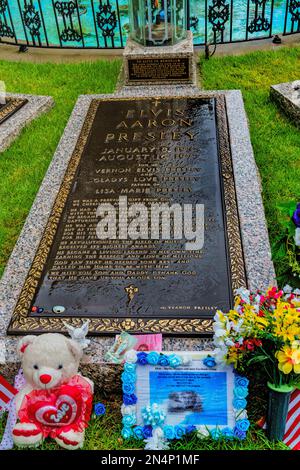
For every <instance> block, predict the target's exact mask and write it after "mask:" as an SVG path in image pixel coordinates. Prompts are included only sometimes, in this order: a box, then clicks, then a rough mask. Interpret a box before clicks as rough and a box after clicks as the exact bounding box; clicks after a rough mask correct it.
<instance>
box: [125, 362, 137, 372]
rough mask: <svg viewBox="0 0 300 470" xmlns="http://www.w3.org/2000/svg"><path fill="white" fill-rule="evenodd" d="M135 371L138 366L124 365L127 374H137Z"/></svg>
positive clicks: (129, 363)
mask: <svg viewBox="0 0 300 470" xmlns="http://www.w3.org/2000/svg"><path fill="white" fill-rule="evenodd" d="M135 370H136V364H132V363H131V362H125V364H124V371H125V372H131V373H135Z"/></svg>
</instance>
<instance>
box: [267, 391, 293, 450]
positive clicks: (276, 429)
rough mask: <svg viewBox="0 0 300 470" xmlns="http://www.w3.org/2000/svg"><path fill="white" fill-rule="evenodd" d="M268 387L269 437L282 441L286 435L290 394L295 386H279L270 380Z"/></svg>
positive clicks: (272, 439)
mask: <svg viewBox="0 0 300 470" xmlns="http://www.w3.org/2000/svg"><path fill="white" fill-rule="evenodd" d="M268 387H269V403H268V413H267V437H268V439H270V440H271V441H282V440H283V437H284V431H285V425H286V418H287V414H288V406H289V401H290V395H291V392H292V391H293V389H294V387H291V386H289V385H282V386H280V387H277V386H276V385H274V384H271V383H269V382H268Z"/></svg>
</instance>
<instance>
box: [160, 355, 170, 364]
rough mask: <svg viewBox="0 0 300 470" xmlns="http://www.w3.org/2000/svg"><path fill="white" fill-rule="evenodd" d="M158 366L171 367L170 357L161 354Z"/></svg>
mask: <svg viewBox="0 0 300 470" xmlns="http://www.w3.org/2000/svg"><path fill="white" fill-rule="evenodd" d="M158 365H160V366H163V367H167V366H169V365H170V363H169V359H168V356H165V354H161V355H160V356H159V360H158Z"/></svg>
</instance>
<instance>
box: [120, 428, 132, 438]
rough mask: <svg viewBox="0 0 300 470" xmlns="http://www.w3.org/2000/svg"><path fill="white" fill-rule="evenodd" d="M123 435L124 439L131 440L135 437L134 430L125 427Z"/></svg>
mask: <svg viewBox="0 0 300 470" xmlns="http://www.w3.org/2000/svg"><path fill="white" fill-rule="evenodd" d="M121 435H122V437H123V438H124V439H130V438H131V437H132V435H133V433H132V429H131V428H126V427H124V428H123V429H122V431H121Z"/></svg>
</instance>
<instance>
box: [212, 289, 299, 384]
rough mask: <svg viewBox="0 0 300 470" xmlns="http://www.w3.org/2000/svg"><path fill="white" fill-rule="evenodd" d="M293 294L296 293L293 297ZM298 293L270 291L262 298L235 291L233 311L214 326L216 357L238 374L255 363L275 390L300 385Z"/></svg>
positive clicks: (223, 315)
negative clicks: (230, 365) (285, 386)
mask: <svg viewBox="0 0 300 470" xmlns="http://www.w3.org/2000/svg"><path fill="white" fill-rule="evenodd" d="M295 292H296V293H295ZM298 293H300V291H299V290H296V291H294V293H293V291H292V289H291V288H289V287H288V286H287V288H286V289H285V292H284V290H279V289H277V288H276V287H273V288H271V289H269V290H268V291H267V293H266V294H265V295H263V294H261V293H259V292H258V293H256V294H251V293H250V292H249V291H248V290H246V289H239V290H238V291H237V296H236V299H235V306H234V309H233V310H230V311H229V312H228V313H222V312H221V311H218V312H217V313H216V315H215V318H214V320H215V322H214V343H215V345H216V347H217V351H216V353H217V357H218V358H219V360H222V361H224V362H225V363H226V364H232V365H233V366H234V368H235V369H236V370H238V371H240V372H243V373H244V372H245V371H247V368H248V366H249V365H251V364H254V363H256V364H257V365H258V366H259V367H261V368H262V369H263V370H264V372H265V374H266V376H267V378H268V380H269V383H270V384H272V385H273V386H274V387H275V388H276V387H277V388H278V387H281V386H284V385H287V386H292V387H294V386H297V385H299V384H300V298H299V296H298Z"/></svg>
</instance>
